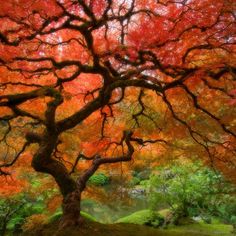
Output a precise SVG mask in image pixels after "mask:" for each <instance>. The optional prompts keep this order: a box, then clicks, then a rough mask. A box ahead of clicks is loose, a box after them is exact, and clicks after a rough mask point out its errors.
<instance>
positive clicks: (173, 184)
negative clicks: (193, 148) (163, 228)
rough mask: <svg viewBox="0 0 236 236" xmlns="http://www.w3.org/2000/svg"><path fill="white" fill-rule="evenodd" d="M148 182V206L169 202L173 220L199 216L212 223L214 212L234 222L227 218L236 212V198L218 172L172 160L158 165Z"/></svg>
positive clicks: (198, 165)
mask: <svg viewBox="0 0 236 236" xmlns="http://www.w3.org/2000/svg"><path fill="white" fill-rule="evenodd" d="M149 182H150V183H149V185H148V184H146V186H147V188H148V191H149V193H150V194H149V196H150V199H149V200H150V208H151V209H152V210H156V209H158V208H159V207H160V205H167V206H169V208H170V209H171V210H172V213H173V216H174V217H173V218H175V222H176V223H178V222H179V220H180V219H181V218H186V217H193V216H201V218H202V219H203V220H204V221H205V222H206V223H211V218H212V217H213V216H215V217H219V218H220V219H222V220H224V222H226V223H232V224H233V222H231V220H230V219H231V217H232V216H233V215H235V212H236V204H235V203H236V201H235V200H234V198H233V196H231V195H230V190H231V189H232V188H233V186H232V185H230V184H229V183H227V182H226V181H225V180H224V179H223V177H222V176H221V175H220V174H219V173H216V172H214V171H212V170H210V169H209V168H207V167H204V166H202V165H200V164H196V163H189V164H184V165H180V164H178V163H175V164H174V165H169V166H165V167H159V168H158V169H157V170H156V172H155V174H152V176H151V177H150V181H149ZM221 192H222V193H221Z"/></svg>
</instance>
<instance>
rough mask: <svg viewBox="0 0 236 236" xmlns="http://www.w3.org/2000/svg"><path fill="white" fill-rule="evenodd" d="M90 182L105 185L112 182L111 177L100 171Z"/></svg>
mask: <svg viewBox="0 0 236 236" xmlns="http://www.w3.org/2000/svg"><path fill="white" fill-rule="evenodd" d="M88 183H89V184H92V185H96V186H104V185H107V184H109V183H110V178H109V177H108V176H106V175H105V174H103V173H98V174H94V175H92V176H91V177H90V178H89V181H88Z"/></svg>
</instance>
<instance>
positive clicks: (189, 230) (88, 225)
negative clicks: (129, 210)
mask: <svg viewBox="0 0 236 236" xmlns="http://www.w3.org/2000/svg"><path fill="white" fill-rule="evenodd" d="M232 230H233V228H232V226H230V225H223V224H203V223H198V224H191V225H183V226H173V227H170V228H168V229H155V228H152V227H148V226H142V225H135V224H101V223H97V222H91V221H86V222H85V223H84V224H83V227H82V226H81V227H73V228H67V229H64V230H63V231H61V232H58V222H53V223H51V224H47V225H44V226H43V227H39V228H35V229H33V230H31V231H29V232H25V233H23V234H21V235H22V236H32V235H35V236H54V235H56V236H111V235H112V236H217V235H218V236H233V235H235V234H232V233H231V232H232Z"/></svg>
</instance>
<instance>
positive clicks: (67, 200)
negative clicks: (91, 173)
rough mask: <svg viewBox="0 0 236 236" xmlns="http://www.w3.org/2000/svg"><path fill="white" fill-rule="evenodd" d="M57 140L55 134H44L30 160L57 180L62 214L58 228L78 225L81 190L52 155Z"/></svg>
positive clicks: (38, 169)
mask: <svg viewBox="0 0 236 236" xmlns="http://www.w3.org/2000/svg"><path fill="white" fill-rule="evenodd" d="M56 142H57V136H56V135H50V136H49V135H45V136H44V137H42V142H40V143H39V149H38V151H37V152H36V153H35V155H34V157H33V160H32V164H31V165H32V167H33V168H34V169H35V170H36V171H38V172H42V173H47V174H50V175H51V176H53V177H54V179H55V181H56V182H57V184H58V186H59V189H60V191H61V194H62V195H63V204H62V209H63V216H62V220H61V223H60V228H64V227H67V226H72V225H73V226H74V225H78V224H79V223H80V222H81V219H80V199H81V191H79V188H78V186H77V184H76V182H75V180H74V179H73V178H72V177H71V176H70V174H69V172H68V170H67V169H66V167H65V166H64V165H63V164H62V163H61V162H59V161H57V160H56V159H54V158H53V157H52V152H53V150H54V148H55V145H56Z"/></svg>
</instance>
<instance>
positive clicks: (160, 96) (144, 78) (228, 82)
mask: <svg viewBox="0 0 236 236" xmlns="http://www.w3.org/2000/svg"><path fill="white" fill-rule="evenodd" d="M235 7H236V6H235V3H234V1H233V0H219V1H217V2H215V1H213V0H201V1H198V0H192V1H186V0H183V1H181V0H180V1H164V0H163V1H161V0H146V1H139V0H132V1H128V0H127V1H126V0H125V1H113V0H99V1H98V0H78V1H75V0H64V1H63V0H58V1H56V0H47V1H41V0H39V1H32V0H18V1H13V0H10V1H5V2H3V3H1V8H0V21H1V22H0V23H1V24H0V25H1V27H0V70H1V74H0V86H1V87H0V88H1V95H0V113H1V117H0V124H1V137H0V140H1V149H2V150H3V152H2V153H1V166H0V167H1V175H2V176H6V175H9V174H10V172H11V171H10V170H8V169H7V168H9V167H12V168H14V167H13V166H14V165H15V164H17V162H18V160H20V159H21V157H22V156H24V155H23V154H32V159H31V158H30V155H27V156H28V162H29V163H30V162H31V165H32V167H33V168H34V170H35V171H38V172H43V173H47V174H50V175H51V176H53V177H54V179H55V181H56V182H57V184H58V186H59V188H60V191H61V193H62V195H63V198H64V200H63V212H64V215H63V219H62V227H64V226H67V225H74V224H78V223H79V222H80V207H79V205H80V199H81V193H82V192H83V190H84V188H85V187H86V182H87V180H88V179H89V178H90V177H91V175H93V173H94V172H95V171H96V170H97V169H98V168H99V166H101V165H103V164H107V163H117V162H127V161H130V160H131V159H132V156H133V155H134V152H135V148H136V147H138V146H140V145H141V146H144V145H146V144H148V143H153V144H156V146H155V150H156V152H157V153H158V150H160V149H162V148H163V147H165V146H166V147H167V148H168V147H169V146H171V147H175V148H181V149H182V150H184V149H188V148H189V149H188V150H193V149H195V150H197V152H196V153H198V154H199V155H201V156H202V157H206V156H207V159H206V160H207V161H208V162H209V163H210V164H212V165H215V166H216V167H218V168H219V169H221V170H222V171H224V172H225V174H228V176H230V177H231V178H235V176H236V175H235V156H236V155H235V107H234V106H228V101H229V100H230V96H233V95H230V92H229V91H231V90H233V89H235V73H236V69H235V29H236V27H235V18H236V16H235ZM127 130H128V131H127ZM74 137H76V138H74ZM183 140H184V142H183ZM193 144H195V145H193ZM69 146H70V149H68V147H69ZM68 150H70V152H69V151H68ZM147 150H148V148H147ZM82 160H87V162H88V164H87V165H86V170H85V171H84V172H82V173H80V174H79V175H77V177H76V178H75V177H73V176H72V173H74V172H76V169H77V166H78V164H79V163H81V162H82V163H84V161H82ZM68 162H69V163H68ZM232 173H233V174H232Z"/></svg>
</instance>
